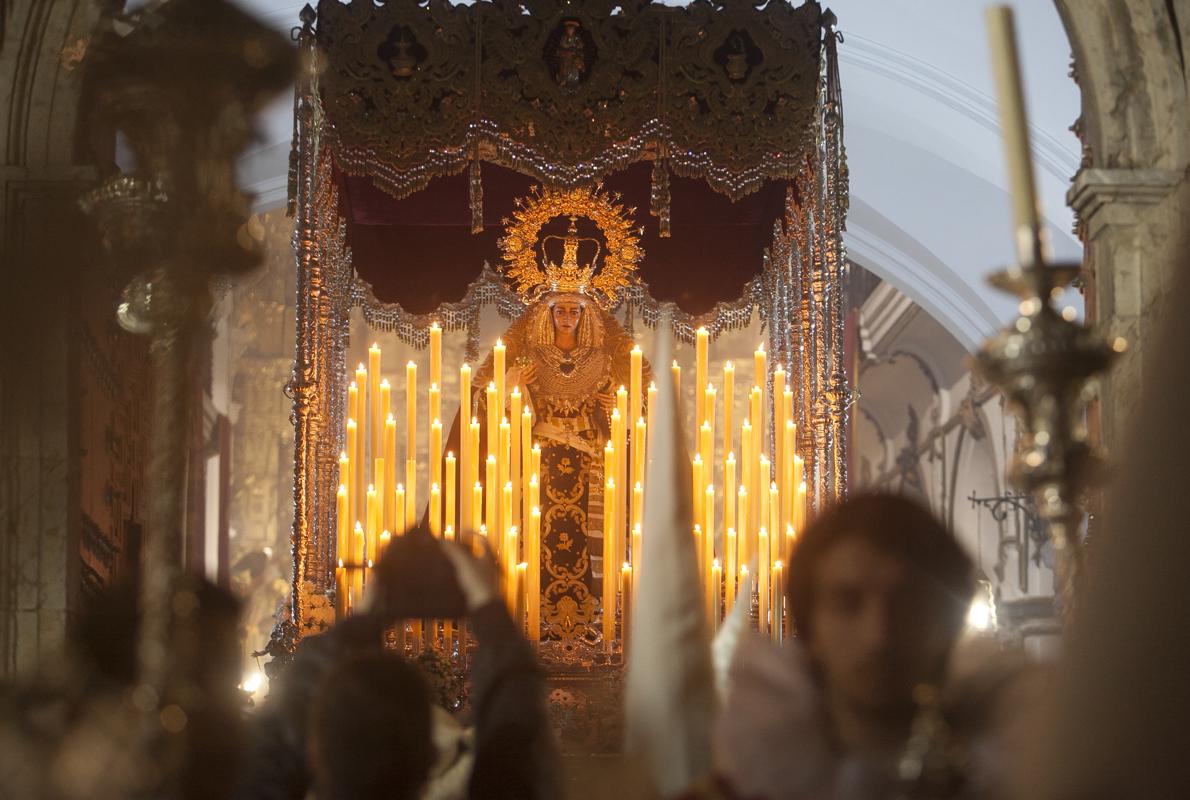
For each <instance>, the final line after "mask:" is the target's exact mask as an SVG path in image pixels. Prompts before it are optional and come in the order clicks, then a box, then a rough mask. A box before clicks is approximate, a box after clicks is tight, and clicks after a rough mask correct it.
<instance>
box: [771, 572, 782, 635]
mask: <svg viewBox="0 0 1190 800" xmlns="http://www.w3.org/2000/svg"><path fill="white" fill-rule="evenodd" d="M784 574H785V565H784V564H783V563H782V562H780V561H777V562H775V563H774V564H773V578H772V581H773V588H772V594H771V597H772V600H771V606H772V637H773V641H774V642H780V641H781V639H782V638H783V635H784V625H783V624H782V623H783V619H782V618H783V617H784V613H783V611H784V608H785V578H784Z"/></svg>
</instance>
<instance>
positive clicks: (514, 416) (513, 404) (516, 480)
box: [508, 386, 528, 528]
mask: <svg viewBox="0 0 1190 800" xmlns="http://www.w3.org/2000/svg"><path fill="white" fill-rule="evenodd" d="M508 414H509V417H508V419H509V422H510V424H511V425H512V426H513V427H512V428H511V429H510V430H509V437H508V443H509V450H508V479H509V480H510V481H512V524H513V525H516V526H517V527H518V528H522V527H524V525H523V523H522V518H521V475H522V474H523V473H524V470H525V465H524V461H523V456H522V455H521V439H522V437H523V433H524V431H522V430H521V427H522V425H523V420H522V419H521V390H520V387H518V386H514V387H512V394H511V395H510V400H509V411H508ZM525 519H528V518H527V517H526V518H525Z"/></svg>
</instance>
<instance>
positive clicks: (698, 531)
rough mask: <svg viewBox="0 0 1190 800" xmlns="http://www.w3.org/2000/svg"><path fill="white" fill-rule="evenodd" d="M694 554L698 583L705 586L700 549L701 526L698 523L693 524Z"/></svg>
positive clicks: (704, 573) (701, 551) (701, 550)
mask: <svg viewBox="0 0 1190 800" xmlns="http://www.w3.org/2000/svg"><path fill="white" fill-rule="evenodd" d="M694 552H695V553H697V554H698V581H699V583H700V584H705V582H706V578H707V574H706V569H704V564H703V563H702V558H703V552H704V551H703V547H702V526H701V525H699V524H698V523H695V524H694ZM707 569H709V567H708V568H707Z"/></svg>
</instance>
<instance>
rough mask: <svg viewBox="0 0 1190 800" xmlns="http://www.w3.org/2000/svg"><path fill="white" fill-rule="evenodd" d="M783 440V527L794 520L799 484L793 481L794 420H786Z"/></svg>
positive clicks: (795, 435) (795, 434)
mask: <svg viewBox="0 0 1190 800" xmlns="http://www.w3.org/2000/svg"><path fill="white" fill-rule="evenodd" d="M781 438H782V442H781V474H780V479H781V529H782V530H784V528H785V526H787V525H789V524H791V523H792V522H793V503H794V495H795V494H796V493H797V489H796V487H797V484H796V483H794V481H793V457H794V455H795V452H796V451H795V450H794V447H795V445H794V443H795V442H796V441H797V425H795V424H794V423H793V420H791V419H786V420H785V428H784V432H783V435H782V437H781Z"/></svg>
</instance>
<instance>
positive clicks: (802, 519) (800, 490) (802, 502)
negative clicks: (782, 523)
mask: <svg viewBox="0 0 1190 800" xmlns="http://www.w3.org/2000/svg"><path fill="white" fill-rule="evenodd" d="M805 529H806V482H805V481H802V482H801V483H799V484H798V487H797V499H796V500H795V501H794V506H793V530H794V533H795V534H796V535H801V533H802V531H804V530H805Z"/></svg>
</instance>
